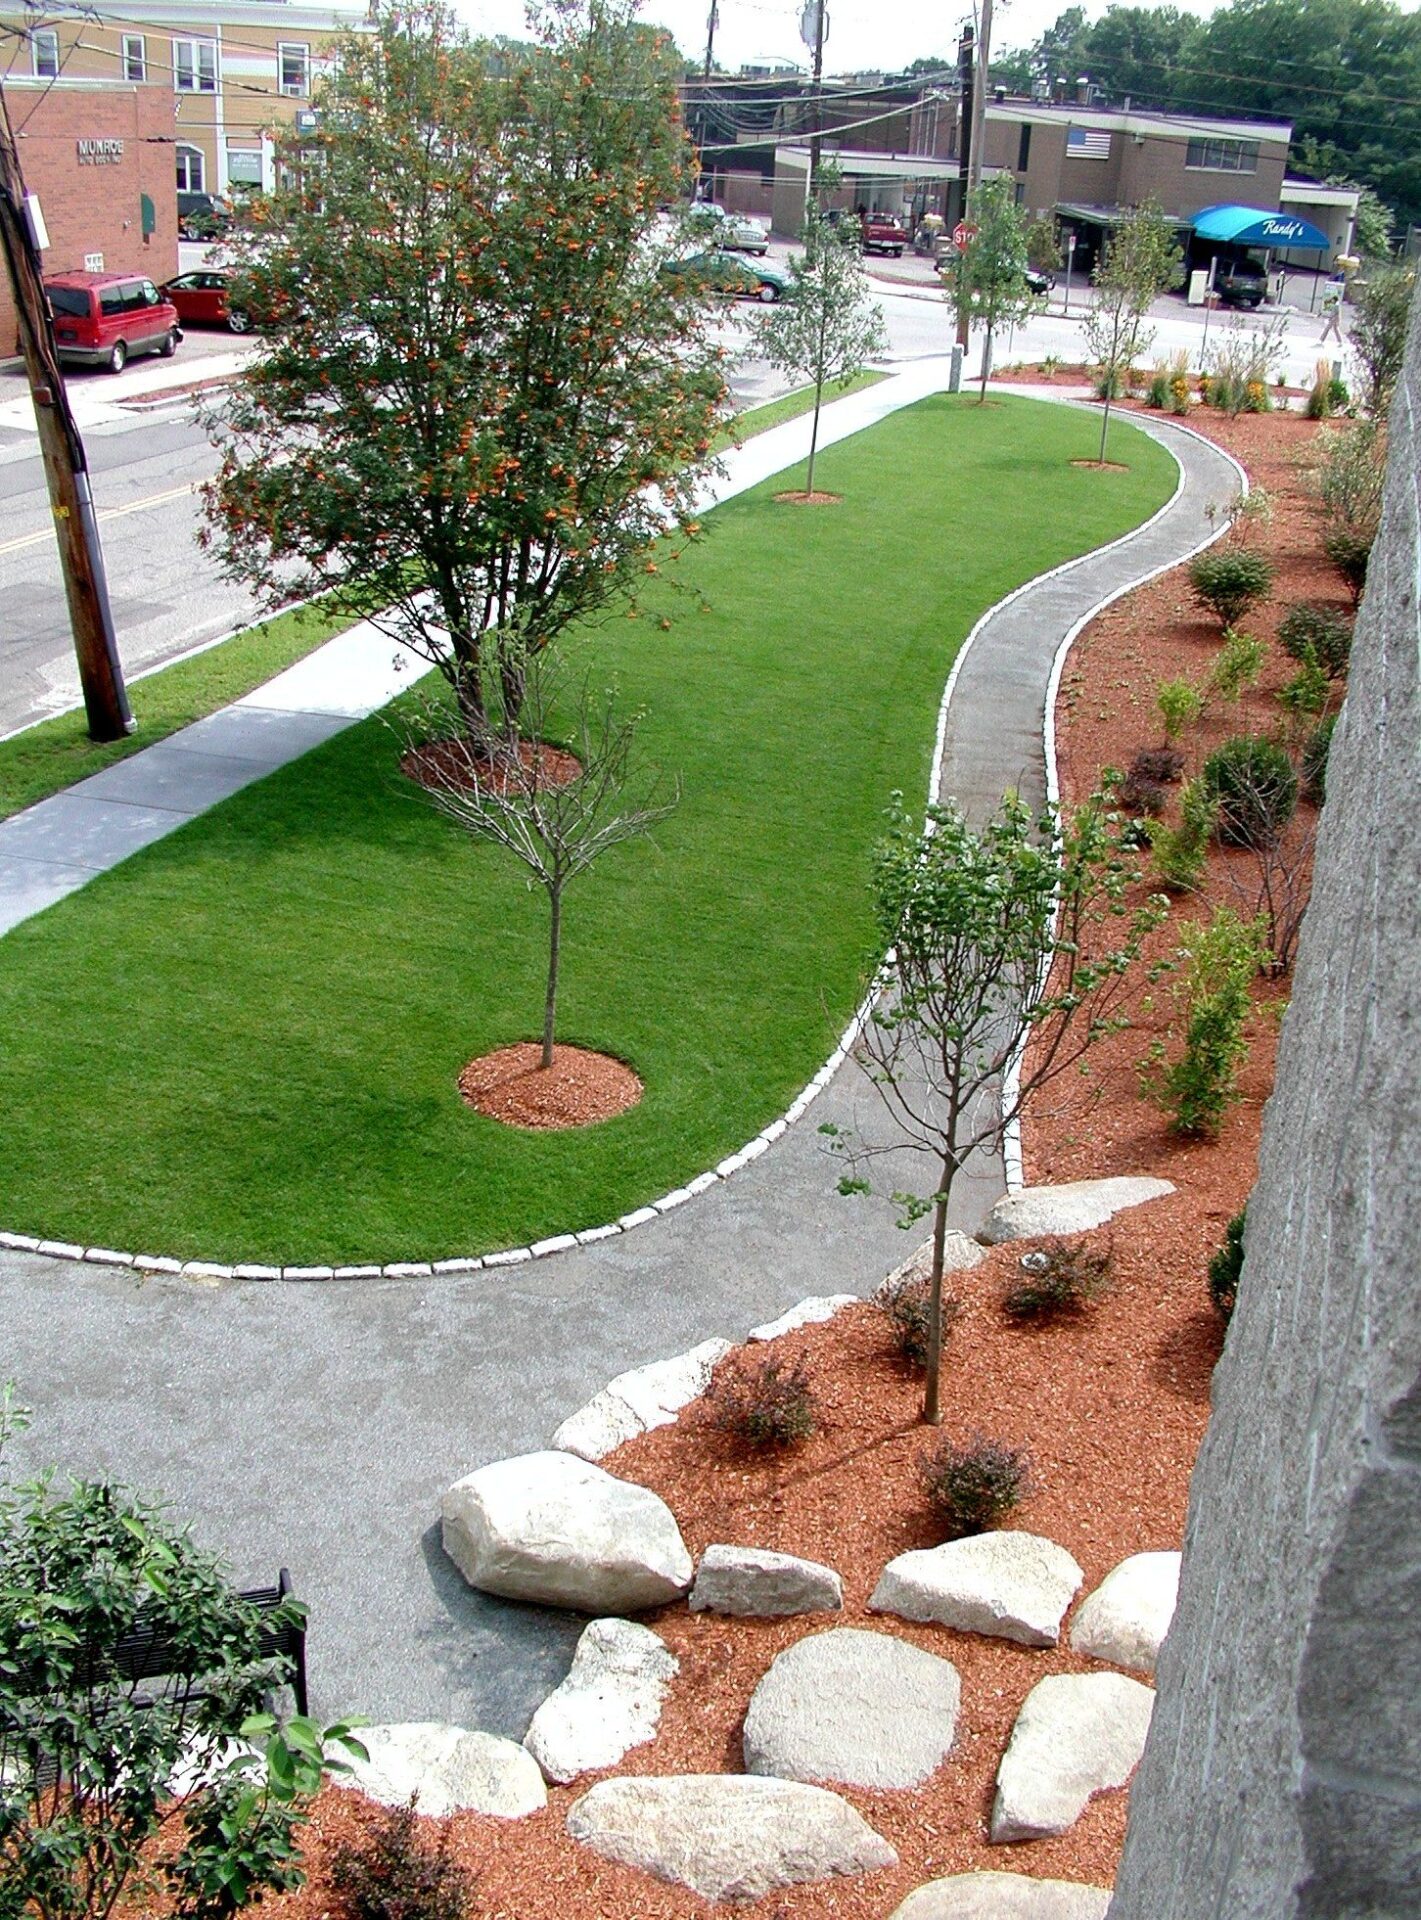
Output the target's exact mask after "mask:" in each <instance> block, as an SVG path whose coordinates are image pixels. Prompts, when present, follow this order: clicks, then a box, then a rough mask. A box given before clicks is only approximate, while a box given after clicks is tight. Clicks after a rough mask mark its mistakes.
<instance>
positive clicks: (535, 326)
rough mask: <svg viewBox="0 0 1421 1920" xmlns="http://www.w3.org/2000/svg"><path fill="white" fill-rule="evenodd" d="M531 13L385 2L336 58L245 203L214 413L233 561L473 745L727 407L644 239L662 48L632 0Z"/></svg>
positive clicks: (649, 528)
mask: <svg viewBox="0 0 1421 1920" xmlns="http://www.w3.org/2000/svg"><path fill="white" fill-rule="evenodd" d="M534 24H535V26H536V27H537V29H538V30H539V32H540V34H541V39H540V41H539V43H538V44H536V45H518V44H513V43H493V42H482V43H480V42H472V41H470V40H468V39H467V38H466V36H465V35H464V33H463V31H462V29H460V28H459V27H458V26H457V24H456V22H455V20H454V17H453V14H452V12H451V11H450V9H449V7H448V6H447V5H446V4H445V0H411V4H410V5H408V6H401V7H397V6H396V5H395V4H394V0H380V4H379V5H378V6H377V9H376V13H375V18H374V23H373V28H372V30H371V31H370V32H368V33H362V34H354V35H351V36H349V37H348V38H347V39H346V40H345V41H344V42H343V43H342V46H341V53H340V59H339V61H338V63H337V65H336V67H335V70H334V72H333V73H332V75H331V77H330V78H329V79H328V80H327V82H326V83H325V85H324V87H323V89H322V92H321V98H320V118H319V126H318V127H317V129H316V130H315V131H313V132H302V133H296V132H292V133H290V134H285V135H281V136H279V137H278V152H277V170H278V178H279V180H281V181H282V182H283V184H282V185H281V186H280V187H279V188H278V190H277V191H276V192H275V193H273V194H271V195H269V196H264V197H261V198H258V199H256V200H255V201H254V202H253V204H252V207H251V209H250V222H251V224H250V230H249V231H248V233H247V234H246V236H245V239H244V240H240V241H239V246H240V247H241V249H242V254H243V257H242V264H241V271H240V274H239V279H238V287H239V293H238V295H237V297H239V298H240V301H241V305H242V306H243V308H244V309H245V310H246V311H248V312H249V313H251V314H253V315H254V316H259V317H260V320H261V328H262V347H261V351H260V355H259V358H258V359H257V361H256V362H255V364H254V365H253V366H252V367H251V369H250V370H249V371H248V373H247V374H246V376H245V378H244V379H243V380H242V381H241V383H240V384H239V385H238V386H237V387H236V388H235V389H234V390H233V392H232V394H231V396H230V397H229V398H227V399H225V400H224V401H223V402H221V403H220V404H219V405H218V407H217V408H216V409H215V411H214V416H213V417H214V422H215V425H216V426H217V427H218V428H219V429H220V431H221V435H222V441H221V444H222V462H221V466H220V468H219V470H218V473H217V476H216V478H215V480H214V481H213V482H212V484H211V485H210V487H209V488H208V491H207V507H208V515H209V539H210V544H211V545H212V546H213V547H214V548H215V550H216V552H217V554H218V555H219V557H220V559H221V560H222V562H223V564H224V566H225V567H226V569H227V571H228V572H229V573H230V574H233V575H235V576H237V577H240V578H242V579H245V580H248V581H251V582H253V583H254V584H255V585H257V586H258V587H259V588H260V589H261V590H263V591H264V592H265V594H266V595H267V597H268V598H269V599H270V600H271V601H272V602H273V603H277V602H280V601H282V600H284V599H286V598H288V597H290V596H291V595H293V594H313V593H327V594H329V595H331V596H332V598H333V600H334V602H335V604H336V605H337V606H339V607H340V608H341V609H343V610H344V611H346V612H348V613H350V614H351V615H353V616H360V617H363V618H366V619H369V620H371V621H373V622H374V623H375V624H376V625H377V626H378V627H379V628H380V629H381V630H382V631H383V632H386V633H388V634H389V635H390V636H391V637H392V638H393V639H395V640H397V641H400V642H402V643H404V644H406V645H408V646H409V647H411V648H413V650H414V651H415V652H416V653H418V654H420V655H421V656H423V657H424V658H426V659H428V660H429V661H431V662H432V663H433V664H434V665H436V666H437V667H438V668H439V669H440V670H441V671H442V672H443V673H444V674H445V676H446V677H447V678H448V680H449V682H450V684H451V686H452V687H453V689H454V692H455V695H456V697H457V700H458V704H459V709H460V712H461V713H462V715H463V717H464V719H465V721H466V723H467V725H468V726H469V728H470V730H471V731H477V729H478V728H479V727H480V726H482V725H483V724H485V723H486V722H487V721H488V720H489V718H490V717H491V716H494V717H496V716H497V714H498V713H499V712H500V711H503V712H507V713H510V714H513V715H516V712H517V709H518V706H519V704H520V700H521V688H522V673H523V660H524V656H525V654H526V653H527V652H529V651H531V652H536V651H537V650H538V649H539V648H541V647H543V646H546V645H547V644H548V643H549V642H550V641H552V640H554V639H555V638H556V637H557V636H558V635H559V634H560V633H562V632H564V631H565V630H566V629H567V628H569V627H570V626H572V625H574V624H576V623H579V622H583V621H585V620H587V619H588V618H589V617H593V616H596V615H597V614H599V613H600V612H603V611H604V610H605V609H606V608H607V607H608V605H609V604H611V603H613V602H616V601H618V600H619V599H625V598H627V597H629V596H631V597H634V595H635V590H636V586H637V583H638V581H639V579H640V577H641V575H642V573H643V570H644V568H645V565H646V561H647V556H648V552H649V549H650V548H651V546H652V545H653V543H654V542H655V541H656V540H657V539H658V538H659V537H660V535H661V534H662V533H663V532H664V531H665V530H666V528H667V526H668V524H673V525H676V526H679V528H680V529H681V530H682V531H686V530H688V528H689V527H690V526H691V525H692V523H693V519H694V496H695V493H696V488H697V485H698V483H699V482H700V481H701V480H702V479H703V478H704V474H705V471H706V468H707V464H708V461H709V457H710V445H711V438H712V434H713V430H714V426H715V423H716V421H717V419H718V414H719V408H720V405H721V401H722V397H723V392H724V383H723V380H722V376H721V372H720V359H721V356H720V353H719V349H718V348H717V347H716V346H715V345H714V343H713V341H712V340H711V338H710V334H709V331H708V328H709V320H710V309H709V307H708V305H707V303H706V302H705V300H704V299H703V298H702V297H701V295H700V293H699V292H698V290H697V289H695V288H694V287H693V286H691V285H689V284H688V283H686V282H685V281H684V280H682V281H677V280H673V279H671V278H669V277H661V276H659V275H658V274H657V271H656V265H657V254H656V249H655V247H654V245H653V244H652V241H651V235H652V227H653V223H654V222H655V220H656V218H657V208H658V206H659V205H661V204H662V203H664V202H673V203H674V202H678V201H681V200H684V199H687V198H689V194H690V189H691V184H692V181H693V178H694V169H693V165H692V163H693V160H694V155H693V153H692V150H691V147H690V145H689V143H688V141H687V139H686V135H685V130H684V128H683V126H682V123H681V119H680V114H679V109H678V107H677V103H676V81H677V77H678V71H679V68H678V62H677V60H676V57H675V52H674V49H673V48H672V47H671V45H670V43H669V41H667V40H666V39H665V38H664V36H662V35H660V34H658V33H656V32H654V31H653V30H652V29H650V28H648V27H645V26H642V25H640V24H639V23H638V22H637V21H636V20H635V18H634V17H633V7H632V4H631V0H554V3H553V4H552V5H550V6H548V7H547V8H546V9H545V10H544V11H542V12H541V13H540V14H539V15H538V16H537V17H536V18H535V22H534Z"/></svg>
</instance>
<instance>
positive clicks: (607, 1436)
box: [553, 1340, 730, 1460]
mask: <svg viewBox="0 0 1421 1920" xmlns="http://www.w3.org/2000/svg"><path fill="white" fill-rule="evenodd" d="M729 1351H730V1342H729V1341H728V1340H702V1342H701V1344H700V1345H699V1346H698V1347H692V1348H690V1350H689V1351H688V1352H686V1353H677V1354H673V1355H672V1357H671V1358H670V1359H669V1360H653V1361H651V1362H650V1363H649V1364H648V1365H646V1366H644V1367H632V1368H630V1369H629V1370H628V1371H627V1372H626V1373H619V1374H618V1375H617V1377H616V1379H615V1380H609V1381H608V1382H607V1384H606V1386H605V1387H603V1389H602V1391H601V1392H600V1393H599V1394H596V1395H594V1396H593V1398H592V1399H591V1400H589V1401H588V1402H587V1404H586V1406H585V1407H579V1408H578V1410H577V1412H576V1413H572V1414H569V1415H568V1417H567V1419H566V1420H564V1421H563V1423H562V1425H561V1426H560V1427H559V1428H558V1430H557V1432H556V1433H555V1434H554V1435H553V1445H554V1446H555V1447H557V1448H559V1449H560V1450H561V1451H562V1452H564V1453H575V1454H578V1455H580V1457H581V1458H582V1459H584V1460H600V1459H602V1457H603V1456H604V1455H605V1454H609V1453H611V1452H612V1450H613V1448H615V1447H619V1446H621V1444H622V1443H623V1441H625V1440H634V1439H635V1438H636V1436H637V1435H638V1434H639V1433H650V1431H651V1429H652V1428H653V1427H669V1426H670V1424H671V1422H672V1421H673V1420H674V1419H675V1418H676V1415H677V1414H678V1413H679V1412H680V1411H681V1409H682V1407H687V1406H689V1405H690V1403H691V1402H692V1401H693V1400H694V1399H696V1398H697V1397H698V1396H699V1395H700V1394H702V1393H704V1392H705V1390H706V1388H707V1386H709V1384H710V1377H711V1374H712V1373H713V1372H714V1370H715V1366H716V1362H717V1361H719V1360H721V1359H723V1358H724V1356H725V1355H726V1354H727V1353H729Z"/></svg>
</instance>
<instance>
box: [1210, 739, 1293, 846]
mask: <svg viewBox="0 0 1421 1920" xmlns="http://www.w3.org/2000/svg"><path fill="white" fill-rule="evenodd" d="M1202 779H1203V785H1204V788H1205V790H1206V791H1207V793H1208V794H1209V796H1210V798H1211V799H1212V800H1213V801H1214V803H1215V805H1216V807H1217V814H1216V826H1215V831H1216V833H1217V834H1218V836H1219V839H1220V840H1221V841H1222V842H1223V843H1224V845H1225V846H1230V847H1258V846H1267V845H1269V844H1270V843H1271V842H1273V841H1275V840H1277V838H1278V836H1279V834H1281V833H1282V831H1283V829H1284V827H1286V826H1287V824H1288V822H1289V820H1291V819H1292V817H1293V812H1294V810H1295V808H1296V807H1297V804H1298V776H1297V773H1296V771H1295V769H1294V767H1293V763H1292V761H1291V760H1290V759H1289V758H1288V756H1287V754H1286V752H1285V751H1284V750H1283V748H1282V747H1280V746H1279V745H1278V743H1277V741H1276V740H1268V739H1265V738H1264V737H1263V735H1262V734H1257V733H1239V734H1235V735H1234V737H1233V738H1232V739H1231V740H1225V742H1224V743H1223V745H1222V746H1221V747H1218V748H1216V749H1215V751H1214V752H1213V753H1211V754H1210V755H1209V757H1208V759H1207V760H1206V761H1205V762H1204V771H1203V776H1202Z"/></svg>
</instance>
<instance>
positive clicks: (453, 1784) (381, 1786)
mask: <svg viewBox="0 0 1421 1920" xmlns="http://www.w3.org/2000/svg"><path fill="white" fill-rule="evenodd" d="M356 1737H357V1738H358V1739H359V1741H360V1743H361V1745H362V1746H363V1747H364V1748H365V1750H366V1752H367V1753H368V1754H369V1756H370V1758H369V1759H368V1760H355V1759H350V1756H348V1755H346V1756H344V1757H345V1758H347V1760H349V1765H350V1771H349V1772H348V1773H341V1774H337V1775H336V1776H335V1777H336V1779H337V1781H338V1782H339V1784H341V1785H342V1786H352V1787H359V1788H360V1790H361V1792H362V1793H368V1794H369V1796H370V1798H371V1799H372V1800H378V1801H379V1802H380V1804H381V1806H382V1807H403V1806H407V1805H408V1804H409V1801H410V1799H411V1798H412V1797H414V1796H418V1797H417V1798H416V1799H415V1810H416V1812H418V1813H424V1814H430V1815H433V1816H436V1817H442V1816H443V1815H445V1814H448V1813H464V1812H473V1813H491V1814H497V1815H498V1816H499V1817H500V1818H501V1819H504V1820H521V1819H522V1818H523V1816H524V1815H525V1814H529V1813H541V1811H542V1810H543V1808H544V1807H545V1806H546V1805H547V1804H548V1794H547V1789H546V1788H545V1787H544V1785H543V1776H542V1774H541V1773H539V1771H538V1769H537V1767H536V1766H535V1765H534V1763H533V1761H532V1759H531V1757H530V1756H529V1755H528V1754H526V1753H525V1752H524V1751H523V1749H522V1747H520V1746H518V1745H517V1744H516V1743H515V1742H514V1741H512V1740H501V1739H499V1737H498V1736H497V1734H492V1733H475V1732H471V1731H470V1730H469V1729H468V1728H467V1727H451V1726H447V1725H445V1724H444V1723H443V1722H442V1721H438V1720H408V1721H403V1722H400V1723H397V1724H394V1725H390V1726H376V1727H361V1728H360V1730H359V1732H358V1734H357V1736H356Z"/></svg>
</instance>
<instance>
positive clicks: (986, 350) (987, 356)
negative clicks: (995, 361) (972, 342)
mask: <svg viewBox="0 0 1421 1920" xmlns="http://www.w3.org/2000/svg"><path fill="white" fill-rule="evenodd" d="M995 331H996V329H995V328H994V327H990V326H989V327H988V328H987V337H986V339H985V340H984V341H983V342H982V388H981V391H980V392H979V393H978V395H977V405H978V406H979V407H980V406H984V405H985V404H986V399H987V381H988V379H989V378H990V377H991V372H992V335H993V333H994V332H995Z"/></svg>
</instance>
